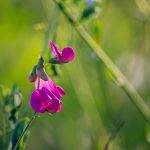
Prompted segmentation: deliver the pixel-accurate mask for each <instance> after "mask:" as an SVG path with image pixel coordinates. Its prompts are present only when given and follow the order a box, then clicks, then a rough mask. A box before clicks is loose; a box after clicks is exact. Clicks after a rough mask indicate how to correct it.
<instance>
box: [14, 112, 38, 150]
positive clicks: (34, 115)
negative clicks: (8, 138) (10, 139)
mask: <svg viewBox="0 0 150 150" xmlns="http://www.w3.org/2000/svg"><path fill="white" fill-rule="evenodd" d="M35 118H36V112H34V114H33V116H32V117H31V119H30V121H29V122H28V124H27V125H26V127H25V128H24V130H23V132H22V134H21V136H20V137H19V139H18V141H17V143H16V144H15V146H14V148H13V150H16V149H17V147H18V145H19V143H20V142H21V140H22V138H23V137H24V135H25V134H26V132H27V131H28V128H29V127H30V125H31V124H32V122H33V120H34V119H35Z"/></svg>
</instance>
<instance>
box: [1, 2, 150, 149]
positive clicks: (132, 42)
mask: <svg viewBox="0 0 150 150" xmlns="http://www.w3.org/2000/svg"><path fill="white" fill-rule="evenodd" d="M63 2H64V3H65V5H66V7H67V8H68V11H69V12H70V14H71V15H72V16H73V17H75V18H80V23H81V24H82V25H83V26H84V27H85V28H86V30H87V31H88V32H89V33H90V34H91V36H92V37H93V38H94V40H95V41H96V42H97V43H98V44H99V45H101V46H102V48H103V49H104V50H105V52H106V53H107V54H108V56H109V57H110V58H111V59H112V60H113V62H114V63H115V64H116V65H117V66H118V67H119V69H120V70H121V71H122V72H123V73H124V74H125V76H126V77H127V78H128V79H129V81H130V82H131V83H132V85H133V86H134V87H135V88H136V90H137V91H138V92H139V94H140V95H141V96H142V97H143V98H144V100H145V102H146V103H147V104H149V102H150V101H149V100H150V78H149V76H150V67H149V65H150V60H149V58H150V22H149V19H150V1H149V0H122V1H120V0H101V1H100V0H99V1H98V0H97V1H90V2H89V1H85V0H64V1H63ZM91 5H92V7H94V12H92V13H91V14H90V15H87V14H86V15H85V13H83V12H85V10H86V9H88V8H89V7H91ZM48 39H52V40H54V41H55V43H56V44H57V46H58V47H59V48H60V49H61V48H63V47H66V46H72V47H73V48H74V49H75V54H76V57H75V60H74V61H73V62H71V63H68V64H66V65H63V66H57V65H56V66H55V67H56V69H57V70H58V74H59V75H58V76H56V75H55V74H54V72H53V70H52V69H51V65H48V66H47V68H46V69H47V72H48V73H49V75H50V76H51V77H52V79H53V80H54V82H55V83H56V84H59V85H61V86H62V87H63V88H64V89H65V90H66V92H67V95H66V96H65V97H64V98H63V108H62V112H61V113H57V114H54V115H53V116H50V115H49V114H47V113H45V114H42V115H40V117H38V118H36V119H35V121H34V123H33V124H32V126H31V128H30V131H31V134H30V138H29V140H28V144H27V147H26V150H34V149H36V150H99V149H103V148H104V146H105V145H106V143H107V141H108V139H109V137H110V136H111V135H112V134H113V133H114V130H115V129H116V128H117V126H118V124H120V122H124V125H123V126H122V127H121V129H120V131H118V133H117V136H116V137H115V138H114V139H113V140H112V141H111V143H110V145H109V149H110V150H149V149H150V126H149V124H148V123H147V122H146V121H145V120H144V118H143V116H142V115H141V114H140V113H139V111H138V110H137V109H136V108H135V106H134V105H133V104H132V103H131V101H130V100H129V98H128V97H127V95H126V94H125V93H124V92H123V90H122V89H120V88H119V87H118V86H117V85H115V84H114V83H113V82H112V81H111V79H110V77H109V73H108V71H107V70H106V68H105V66H104V65H103V64H102V63H101V60H100V59H99V58H98V57H97V56H96V55H95V53H94V52H93V51H92V50H91V49H90V48H89V47H88V46H87V44H86V43H85V42H84V40H83V39H82V38H81V37H80V35H79V34H78V33H77V32H76V31H75V30H74V29H73V28H72V26H71V25H70V24H69V23H68V21H67V20H66V18H65V17H64V16H63V15H62V13H61V12H60V10H59V9H58V8H57V6H56V5H55V3H54V2H53V0H32V1H31V0H26V1H24V0H1V1H0V84H2V85H3V86H4V87H11V86H12V85H13V84H14V83H17V85H18V86H19V89H20V90H21V92H22V94H23V105H22V107H21V111H22V112H23V111H24V110H26V115H27V116H29V117H30V116H31V115H32V113H33V111H32V110H31V108H30V106H29V98H30V94H31V92H32V89H33V87H34V85H33V84H32V83H30V82H29V81H28V74H29V72H30V70H31V69H32V67H33V65H34V64H36V63H37V60H38V57H39V55H40V53H41V51H42V50H43V49H45V50H46V52H45V60H47V59H48V57H49V56H50V48H49V43H48Z"/></svg>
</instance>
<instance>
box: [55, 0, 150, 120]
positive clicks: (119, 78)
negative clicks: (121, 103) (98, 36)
mask: <svg viewBox="0 0 150 150" xmlns="http://www.w3.org/2000/svg"><path fill="white" fill-rule="evenodd" d="M53 1H54V2H55V3H56V5H58V7H59V8H60V10H61V11H62V12H63V13H64V15H65V16H66V18H67V20H68V21H69V22H70V24H71V25H72V26H73V27H74V28H75V29H76V31H77V32H78V33H79V35H80V36H81V37H82V39H83V40H84V41H85V42H86V43H87V45H88V46H89V47H90V48H91V49H92V50H93V51H94V52H95V53H96V54H97V56H98V57H99V58H100V59H101V60H102V62H103V63H104V65H105V66H106V68H107V69H108V70H109V71H110V73H111V74H112V76H113V77H114V81H115V83H116V84H117V85H118V86H119V87H121V88H122V89H123V90H124V91H125V93H126V94H127V95H128V97H129V98H130V100H131V101H132V102H133V104H134V105H135V106H136V107H137V109H138V110H139V111H140V112H141V113H142V115H143V116H144V118H145V119H146V120H147V121H148V122H150V109H149V107H148V105H147V104H146V103H145V102H144V100H143V98H142V97H141V96H140V95H139V94H138V92H137V91H136V90H135V89H134V87H133V86H132V85H131V84H130V82H129V81H128V80H127V79H126V77H125V76H124V75H123V73H121V71H120V70H119V69H118V68H117V66H116V65H115V64H114V63H113V62H112V60H111V59H110V58H109V57H108V56H107V54H106V53H105V52H104V51H103V49H102V48H101V47H100V46H99V45H98V44H97V43H96V42H95V41H94V40H93V38H92V37H91V36H90V34H89V33H88V32H87V31H86V30H85V29H84V27H83V26H82V25H79V24H78V22H76V21H75V20H74V19H73V18H72V16H71V15H70V14H69V13H68V12H67V11H66V8H65V6H64V4H63V3H62V2H61V1H59V0H53Z"/></svg>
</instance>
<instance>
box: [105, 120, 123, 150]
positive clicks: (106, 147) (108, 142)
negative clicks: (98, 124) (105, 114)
mask: <svg viewBox="0 0 150 150" xmlns="http://www.w3.org/2000/svg"><path fill="white" fill-rule="evenodd" d="M123 126H124V121H121V122H119V124H118V125H117V126H116V128H115V129H114V130H113V132H112V134H111V135H110V136H109V138H108V140H107V142H106V144H105V146H104V150H108V147H109V145H110V143H111V141H112V140H114V139H115V138H116V136H117V134H118V133H119V131H120V129H121V128H122V127H123Z"/></svg>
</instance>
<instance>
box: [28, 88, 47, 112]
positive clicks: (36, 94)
mask: <svg viewBox="0 0 150 150" xmlns="http://www.w3.org/2000/svg"><path fill="white" fill-rule="evenodd" d="M30 105H31V107H32V109H33V110H34V111H36V112H39V113H43V112H45V111H46V105H45V104H44V101H43V96H42V92H41V90H39V89H36V90H34V91H33V93H32V94H31V97H30Z"/></svg>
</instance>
